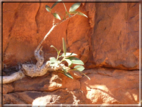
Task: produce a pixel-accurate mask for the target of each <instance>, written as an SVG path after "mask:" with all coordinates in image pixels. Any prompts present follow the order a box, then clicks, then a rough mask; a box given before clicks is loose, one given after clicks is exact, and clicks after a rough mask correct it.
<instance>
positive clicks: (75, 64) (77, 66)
mask: <svg viewBox="0 0 142 107" xmlns="http://www.w3.org/2000/svg"><path fill="white" fill-rule="evenodd" d="M61 1H62V0H57V1H56V2H55V3H54V4H53V5H52V6H51V7H50V6H48V5H46V6H45V9H46V10H47V12H50V13H51V14H52V15H53V16H54V18H56V19H58V20H61V21H60V22H58V23H56V24H54V21H55V20H54V19H53V26H52V27H51V29H50V30H49V31H48V33H47V34H46V35H45V37H44V38H43V40H42V41H41V42H40V43H39V45H38V47H37V49H36V50H38V49H39V48H40V46H41V44H42V42H43V41H44V40H45V39H46V38H47V37H48V35H49V34H50V33H51V31H52V30H53V29H54V28H55V27H56V26H57V25H59V24H60V23H62V22H64V21H66V20H67V19H69V18H71V17H73V16H75V15H81V16H84V17H86V18H88V17H87V15H85V14H84V13H82V12H79V11H76V10H77V9H78V8H79V7H80V5H81V4H80V3H75V4H73V5H72V6H71V7H70V9H69V11H67V8H66V5H65V4H64V3H63V2H62V3H63V6H64V8H65V15H62V14H61V13H59V12H53V11H52V9H53V8H54V7H55V6H56V5H57V4H58V3H59V2H61ZM61 16H62V17H61ZM51 47H52V48H54V49H55V50H56V51H57V58H55V57H50V66H53V67H56V66H60V67H61V68H62V71H63V72H62V73H64V74H65V75H66V76H67V77H69V78H72V79H73V77H72V76H71V74H70V73H69V72H68V69H66V68H65V67H62V66H61V63H63V62H64V61H65V62H67V63H68V67H69V68H70V70H76V71H79V72H81V73H82V71H83V70H84V69H85V68H84V66H83V65H84V63H83V62H82V61H81V60H80V59H78V58H76V57H75V56H77V55H76V54H75V53H69V52H66V44H65V41H64V39H63V52H64V53H62V54H60V52H61V50H58V49H57V48H55V47H54V46H53V45H51ZM61 58H62V60H59V59H61ZM82 74H83V75H85V74H84V73H82ZM85 76H87V75H85ZM88 78H89V77H88Z"/></svg>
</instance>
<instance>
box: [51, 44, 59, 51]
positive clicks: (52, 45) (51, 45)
mask: <svg viewBox="0 0 142 107" xmlns="http://www.w3.org/2000/svg"><path fill="white" fill-rule="evenodd" d="M50 47H51V48H54V49H55V50H56V51H57V53H58V52H59V51H58V49H57V48H55V46H53V45H51V46H50Z"/></svg>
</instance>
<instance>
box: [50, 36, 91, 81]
mask: <svg viewBox="0 0 142 107" xmlns="http://www.w3.org/2000/svg"><path fill="white" fill-rule="evenodd" d="M62 42H63V52H64V53H62V54H61V53H60V52H61V50H58V49H57V48H55V47H54V46H53V45H51V46H50V47H52V48H54V49H55V50H56V51H57V57H56V58H55V57H51V58H50V63H51V65H50V66H60V67H61V68H62V71H63V72H62V73H64V75H66V76H67V77H69V78H71V79H73V77H72V75H71V74H70V73H69V72H68V70H75V71H78V72H81V73H82V71H83V70H84V69H85V68H84V66H83V65H84V63H83V61H81V60H80V59H78V58H76V57H75V56H77V54H75V53H69V52H66V43H65V41H64V38H63V39H62ZM59 58H60V59H61V60H59ZM64 61H65V62H67V63H68V67H69V68H70V69H66V68H64V67H62V66H61V63H62V62H64ZM82 74H83V75H85V74H84V73H82ZM85 76H86V75H85ZM87 78H89V77H88V76H87Z"/></svg>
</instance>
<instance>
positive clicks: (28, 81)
mask: <svg viewBox="0 0 142 107" xmlns="http://www.w3.org/2000/svg"><path fill="white" fill-rule="evenodd" d="M13 87H14V91H16V92H17V91H54V90H57V89H60V88H68V89H69V90H75V89H79V88H80V82H79V80H75V79H70V78H68V77H66V76H65V75H63V74H61V73H53V74H46V75H44V76H42V77H35V78H31V77H25V78H23V79H21V80H18V81H15V82H14V83H13Z"/></svg>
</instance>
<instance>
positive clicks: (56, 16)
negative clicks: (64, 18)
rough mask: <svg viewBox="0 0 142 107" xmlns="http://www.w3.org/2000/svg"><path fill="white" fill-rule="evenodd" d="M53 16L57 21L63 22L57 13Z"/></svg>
mask: <svg viewBox="0 0 142 107" xmlns="http://www.w3.org/2000/svg"><path fill="white" fill-rule="evenodd" d="M52 15H53V16H54V17H55V18H56V19H59V20H61V18H60V16H59V15H58V14H57V13H53V14H52Z"/></svg>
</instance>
